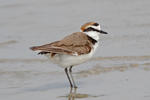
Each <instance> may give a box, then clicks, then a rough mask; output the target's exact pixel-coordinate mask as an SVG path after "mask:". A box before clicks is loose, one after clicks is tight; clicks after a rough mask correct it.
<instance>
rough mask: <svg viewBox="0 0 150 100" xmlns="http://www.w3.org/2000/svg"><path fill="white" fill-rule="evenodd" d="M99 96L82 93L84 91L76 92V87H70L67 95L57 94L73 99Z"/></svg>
mask: <svg viewBox="0 0 150 100" xmlns="http://www.w3.org/2000/svg"><path fill="white" fill-rule="evenodd" d="M99 96H104V95H99ZM99 96H96V95H95V96H94V95H89V94H84V93H77V88H70V91H69V93H68V95H66V96H59V97H66V98H67V99H68V100H75V99H83V98H89V97H92V98H96V97H99Z"/></svg>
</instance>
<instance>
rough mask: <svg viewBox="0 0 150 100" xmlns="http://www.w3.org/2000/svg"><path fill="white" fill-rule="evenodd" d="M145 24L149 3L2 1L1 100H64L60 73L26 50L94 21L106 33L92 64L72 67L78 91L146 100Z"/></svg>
mask: <svg viewBox="0 0 150 100" xmlns="http://www.w3.org/2000/svg"><path fill="white" fill-rule="evenodd" d="M149 20H150V1H149V0H0V98H3V100H20V99H22V100H24V99H28V98H30V99H31V98H32V99H33V100H34V99H37V100H43V99H45V100H48V99H53V100H57V99H58V100H59V99H61V100H62V99H64V100H66V99H67V98H66V97H65V95H66V94H68V93H69V84H68V80H67V79H66V76H65V74H64V72H63V69H61V68H59V67H57V65H54V64H52V63H51V62H49V61H47V59H46V58H45V57H43V56H39V55H36V53H34V52H33V51H31V50H29V47H31V46H34V45H42V44H45V43H50V42H53V41H56V40H59V39H61V38H62V37H65V36H66V35H68V34H70V33H73V32H78V31H80V26H81V25H82V24H84V23H86V22H89V21H94V22H98V23H100V24H101V27H102V29H103V30H104V31H106V32H108V33H109V34H108V35H104V36H102V37H101V42H100V47H99V48H98V50H97V52H96V54H95V56H94V58H93V60H91V61H90V62H88V63H85V64H82V65H79V66H78V67H75V68H74V75H75V77H76V81H78V85H79V89H78V93H81V94H84V96H85V94H87V95H86V96H85V97H84V96H83V98H84V99H85V100H91V99H92V100H100V99H102V100H108V99H110V98H111V100H116V99H123V100H127V99H128V100H133V99H136V100H141V99H142V100H149V99H150V87H149V84H150V81H149V77H148V76H149V75H150V73H149V70H150V45H149V43H150V33H149V32H150V29H149V27H150V22H149ZM32 95H34V96H32ZM83 98H82V99H83ZM76 99H80V98H76Z"/></svg>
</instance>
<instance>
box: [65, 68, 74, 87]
mask: <svg viewBox="0 0 150 100" xmlns="http://www.w3.org/2000/svg"><path fill="white" fill-rule="evenodd" d="M65 72H66V75H67V78H68V80H69V83H70V87H71V88H72V87H73V85H72V82H71V80H70V77H69V74H68V69H67V68H65Z"/></svg>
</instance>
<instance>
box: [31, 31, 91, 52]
mask: <svg viewBox="0 0 150 100" xmlns="http://www.w3.org/2000/svg"><path fill="white" fill-rule="evenodd" d="M31 49H32V50H34V51H36V50H41V51H42V52H51V53H60V54H69V55H81V54H87V53H89V52H90V51H91V49H92V43H91V41H90V40H89V38H88V36H87V35H86V34H84V33H82V32H77V33H73V34H71V35H69V36H67V37H65V38H64V39H62V40H60V41H56V42H53V43H50V44H46V45H42V46H35V47H31Z"/></svg>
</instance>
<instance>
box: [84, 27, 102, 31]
mask: <svg viewBox="0 0 150 100" xmlns="http://www.w3.org/2000/svg"><path fill="white" fill-rule="evenodd" d="M89 31H96V32H99V31H100V30H97V29H95V28H93V27H89V28H87V29H85V30H84V32H89Z"/></svg>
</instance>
